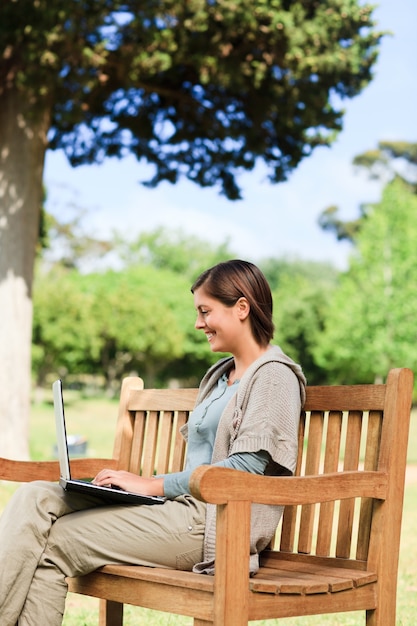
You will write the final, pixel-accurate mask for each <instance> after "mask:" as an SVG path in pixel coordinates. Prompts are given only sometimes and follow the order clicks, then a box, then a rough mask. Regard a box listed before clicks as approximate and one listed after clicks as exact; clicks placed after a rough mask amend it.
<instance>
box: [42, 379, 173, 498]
mask: <svg viewBox="0 0 417 626" xmlns="http://www.w3.org/2000/svg"><path fill="white" fill-rule="evenodd" d="M52 393H53V398H54V412H55V426H56V438H57V449H58V459H59V468H60V479H59V484H60V485H61V487H62V488H63V489H64V490H65V491H75V492H78V493H88V494H90V495H92V496H96V497H98V498H101V499H102V500H104V501H106V502H107V503H109V504H110V503H115V504H163V503H164V502H165V500H166V498H165V497H164V496H147V495H143V494H139V493H132V492H130V491H125V490H124V489H120V488H119V487H101V486H99V485H93V484H92V483H91V482H90V481H89V480H88V479H81V480H76V479H74V478H71V468H70V458H69V452H68V440H67V429H66V425H65V412H64V398H63V393H62V381H61V380H56V381H55V382H54V383H53V385H52Z"/></svg>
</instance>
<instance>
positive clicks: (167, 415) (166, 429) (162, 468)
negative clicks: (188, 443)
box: [155, 411, 174, 474]
mask: <svg viewBox="0 0 417 626" xmlns="http://www.w3.org/2000/svg"><path fill="white" fill-rule="evenodd" d="M173 422H174V412H173V411H162V412H161V413H160V416H159V423H158V451H157V459H156V468H155V471H156V473H157V474H166V473H167V472H168V470H169V464H170V454H171V442H172V431H173Z"/></svg>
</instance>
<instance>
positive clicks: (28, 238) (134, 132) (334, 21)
mask: <svg viewBox="0 0 417 626" xmlns="http://www.w3.org/2000/svg"><path fill="white" fill-rule="evenodd" d="M372 10H373V7H372V6H371V5H362V3H361V2H359V0H358V1H356V0H327V1H326V2H325V3H324V2H310V1H304V0H297V1H296V0H294V1H293V2H288V1H287V0H281V1H280V0H277V2H275V3H268V2H265V1H264V0H240V2H236V1H235V0H223V1H222V3H221V4H219V3H213V2H207V1H205V0H190V1H189V2H176V1H173V0H164V1H162V2H158V3H155V2H149V1H147V0H124V1H122V0H81V1H79V2H69V1H68V0H54V2H48V1H47V0H16V1H15V2H3V3H2V4H1V8H0V50H1V51H2V54H1V55H0V138H1V139H0V141H1V146H0V148H1V149H0V170H1V172H2V178H1V180H0V199H1V200H0V201H1V207H0V302H1V307H0V346H1V350H2V358H1V359H0V420H1V422H0V428H1V431H2V438H1V443H0V454H2V455H13V456H16V457H25V456H27V454H28V450H27V418H28V413H29V396H30V377H29V372H30V337H31V322H32V299H31V297H32V279H33V262H34V256H35V249H36V243H37V239H38V234H39V222H40V215H41V204H42V176H43V165H44V157H45V151H46V150H47V148H48V147H49V148H52V149H58V148H60V149H63V150H64V152H65V154H66V155H67V157H68V159H69V160H70V162H71V163H72V164H73V165H78V164H80V163H85V162H93V161H95V162H98V161H100V160H102V159H104V158H105V157H106V156H124V155H125V154H128V153H133V154H135V155H136V156H137V157H138V159H144V160H146V161H147V162H149V163H151V164H153V165H154V171H155V174H154V176H153V178H152V179H151V181H150V184H151V185H156V184H157V183H158V182H159V181H161V180H168V181H170V182H172V183H174V182H176V181H177V180H178V178H179V177H180V176H186V177H188V178H189V179H190V180H192V181H194V182H196V183H197V184H199V185H202V186H207V185H217V186H219V188H220V189H221V190H222V191H223V193H225V194H226V195H227V197H229V198H231V199H234V198H238V197H239V188H238V185H237V183H236V173H238V172H240V171H242V170H250V169H252V168H253V167H254V165H255V163H256V162H257V161H258V160H261V161H263V162H264V163H265V164H266V165H267V166H268V168H269V172H270V178H271V180H272V181H273V182H279V181H281V180H284V179H285V178H286V176H287V175H288V173H289V172H290V171H291V170H292V169H293V168H294V167H296V166H297V164H298V163H299V162H300V160H301V159H302V158H303V157H305V156H308V155H309V154H310V153H311V151H312V150H313V149H314V148H315V147H316V146H318V145H329V144H330V143H331V141H332V139H333V138H334V136H335V134H336V132H337V131H338V130H339V129H340V128H341V126H342V117H343V111H342V109H341V106H340V99H341V98H345V97H348V98H350V97H353V96H355V95H357V94H358V93H360V92H361V90H362V89H363V88H364V87H365V85H366V84H367V83H368V82H369V80H370V79H371V71H372V67H373V64H374V62H375V60H376V56H377V49H378V44H379V40H380V37H381V33H378V32H376V30H375V28H374V23H373V20H372Z"/></svg>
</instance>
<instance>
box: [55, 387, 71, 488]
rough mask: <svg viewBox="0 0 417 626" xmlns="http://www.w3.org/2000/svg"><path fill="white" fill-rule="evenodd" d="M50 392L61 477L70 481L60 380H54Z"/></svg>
mask: <svg viewBox="0 0 417 626" xmlns="http://www.w3.org/2000/svg"><path fill="white" fill-rule="evenodd" d="M52 392H53V397H54V412H55V426H56V438H57V448H58V459H59V467H60V472H61V477H62V478H65V480H70V479H71V472H70V465H69V455H68V444H67V432H66V427H65V414H64V401H63V397H62V381H61V380H56V381H55V382H54V383H53V385H52Z"/></svg>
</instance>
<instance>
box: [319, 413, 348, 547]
mask: <svg viewBox="0 0 417 626" xmlns="http://www.w3.org/2000/svg"><path fill="white" fill-rule="evenodd" d="M342 417H343V414H342V413H341V411H331V412H330V413H329V416H328V421H327V434H326V450H325V456H324V468H323V472H324V473H325V474H328V473H331V472H336V471H337V469H338V465H339V455H340V438H341V433H342ZM334 510H335V503H334V501H331V502H323V503H322V504H321V505H320V514H319V523H318V530H317V544H316V554H318V555H320V556H328V555H329V554H330V548H331V541H332V535H333V522H334Z"/></svg>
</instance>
